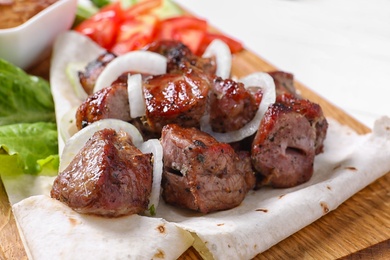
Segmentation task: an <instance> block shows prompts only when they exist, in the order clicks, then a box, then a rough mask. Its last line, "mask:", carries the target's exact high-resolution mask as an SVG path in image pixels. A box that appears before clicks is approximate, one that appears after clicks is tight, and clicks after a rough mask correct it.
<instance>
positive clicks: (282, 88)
mask: <svg viewBox="0 0 390 260" xmlns="http://www.w3.org/2000/svg"><path fill="white" fill-rule="evenodd" d="M268 74H269V75H270V76H271V77H272V78H273V80H274V82H275V91H276V96H280V95H283V94H291V95H292V96H294V97H295V98H301V97H300V95H299V94H298V93H297V91H296V89H295V84H294V75H293V74H291V73H288V72H284V71H271V72H268Z"/></svg>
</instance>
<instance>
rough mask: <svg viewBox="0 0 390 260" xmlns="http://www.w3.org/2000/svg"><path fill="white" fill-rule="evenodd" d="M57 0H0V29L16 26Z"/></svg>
mask: <svg viewBox="0 0 390 260" xmlns="http://www.w3.org/2000/svg"><path fill="white" fill-rule="evenodd" d="M57 1H58V0H0V29H7V28H13V27H17V26H19V25H21V24H23V23H25V22H26V21H28V20H29V19H30V18H31V17H33V16H34V15H36V14H37V13H39V12H40V11H42V10H43V9H45V8H46V7H48V6H50V5H51V4H53V3H55V2H57Z"/></svg>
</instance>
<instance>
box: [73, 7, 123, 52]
mask: <svg viewBox="0 0 390 260" xmlns="http://www.w3.org/2000/svg"><path fill="white" fill-rule="evenodd" d="M121 20H122V9H121V7H120V4H119V2H118V3H113V4H110V5H108V6H106V7H104V8H102V9H101V10H100V11H99V12H98V13H96V14H95V15H93V16H92V17H91V18H89V19H88V20H85V21H83V22H82V23H80V24H79V25H78V26H77V27H76V28H75V29H74V30H75V31H78V32H80V33H82V34H84V35H86V36H88V37H89V38H91V39H92V40H93V41H95V42H96V43H98V44H99V45H100V46H102V47H103V48H106V49H109V48H111V47H112V45H113V44H114V41H115V38H116V35H117V33H118V29H119V24H120V22H121Z"/></svg>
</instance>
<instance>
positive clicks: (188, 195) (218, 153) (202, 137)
mask: <svg viewBox="0 0 390 260" xmlns="http://www.w3.org/2000/svg"><path fill="white" fill-rule="evenodd" d="M161 143H162V146H163V151H164V172H163V178H162V188H163V194H162V197H163V199H164V200H165V201H166V202H167V203H168V204H172V205H176V206H179V207H182V208H187V209H191V210H195V211H199V212H202V213H208V212H213V211H219V210H226V209H230V208H233V207H236V206H238V205H239V204H240V203H241V202H242V200H243V199H244V198H245V195H246V194H247V192H248V191H249V190H250V189H252V188H253V185H254V179H253V171H252V169H251V167H250V166H249V167H248V162H249V161H248V160H244V161H243V162H240V159H239V157H238V155H237V154H236V153H235V152H234V150H233V148H232V147H231V146H230V145H229V144H226V143H219V142H217V141H216V140H215V139H214V138H213V137H211V136H210V135H208V134H206V133H204V132H201V131H200V130H198V129H196V128H182V127H180V126H178V125H175V124H171V125H167V126H165V127H164V128H163V131H162V137H161ZM241 156H242V157H245V155H241ZM250 175H252V176H250Z"/></svg>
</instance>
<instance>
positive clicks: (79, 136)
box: [59, 118, 144, 172]
mask: <svg viewBox="0 0 390 260" xmlns="http://www.w3.org/2000/svg"><path fill="white" fill-rule="evenodd" d="M105 128H111V129H114V130H115V131H120V130H123V131H125V132H126V133H128V134H129V135H130V136H131V138H132V141H133V144H134V145H135V146H136V147H139V146H141V144H142V143H143V141H144V140H143V137H142V135H141V134H140V132H139V131H138V129H137V128H136V127H135V126H133V125H132V124H130V123H128V122H126V121H122V120H119V119H112V118H110V119H102V120H99V121H96V122H94V123H92V124H90V125H88V126H87V127H84V128H83V129H81V130H80V131H78V132H77V133H76V134H74V135H73V136H72V137H71V138H69V139H68V141H67V142H66V143H65V147H64V149H63V151H62V154H61V159H60V166H59V172H62V171H63V170H65V168H66V167H67V166H68V165H69V163H70V162H71V161H72V160H73V158H74V157H75V156H76V154H77V153H78V152H79V151H80V150H81V149H82V147H83V146H84V145H85V143H86V142H87V141H88V139H90V138H91V137H92V136H93V134H94V133H95V132H97V131H100V130H103V129H105Z"/></svg>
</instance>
